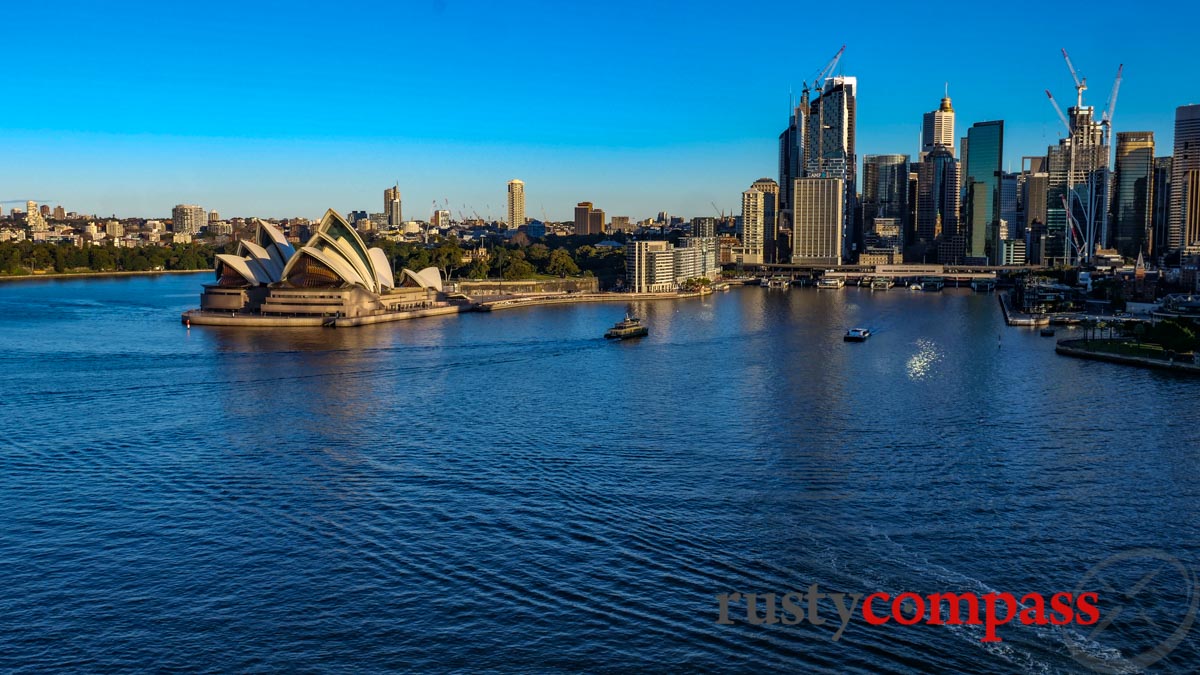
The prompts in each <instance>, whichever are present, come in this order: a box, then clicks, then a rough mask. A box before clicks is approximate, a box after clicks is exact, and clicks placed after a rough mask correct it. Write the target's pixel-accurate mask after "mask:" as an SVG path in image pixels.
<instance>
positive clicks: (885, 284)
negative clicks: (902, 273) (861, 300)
mask: <svg viewBox="0 0 1200 675" xmlns="http://www.w3.org/2000/svg"><path fill="white" fill-rule="evenodd" d="M895 285H896V282H894V281H892V280H891V278H890V277H875V278H874V279H871V290H873V291H886V290H887V289H889V288H891V287H892V286H895Z"/></svg>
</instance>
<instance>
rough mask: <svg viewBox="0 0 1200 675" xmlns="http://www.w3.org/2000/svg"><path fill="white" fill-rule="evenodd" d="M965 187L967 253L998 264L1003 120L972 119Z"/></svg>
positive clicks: (968, 139) (968, 132)
mask: <svg viewBox="0 0 1200 675" xmlns="http://www.w3.org/2000/svg"><path fill="white" fill-rule="evenodd" d="M967 143H968V144H969V146H970V153H967V154H966V155H965V156H966V161H967V165H966V168H965V171H964V176H965V180H964V181H963V184H964V185H965V186H966V201H965V206H966V210H965V213H966V217H965V218H964V223H963V224H964V226H965V229H966V235H967V252H968V254H969V255H970V256H971V257H973V258H984V257H986V258H987V260H988V262H989V264H992V265H998V264H1000V205H1001V202H1000V178H1001V173H1002V171H1003V162H1004V122H1003V121H1002V120H997V121H993V122H976V123H975V124H973V125H972V126H971V128H970V129H968V130H967Z"/></svg>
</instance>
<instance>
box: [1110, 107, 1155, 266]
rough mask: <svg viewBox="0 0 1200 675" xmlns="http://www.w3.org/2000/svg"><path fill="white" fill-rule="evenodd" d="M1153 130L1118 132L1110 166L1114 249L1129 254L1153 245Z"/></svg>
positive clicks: (1124, 254) (1142, 251)
mask: <svg viewBox="0 0 1200 675" xmlns="http://www.w3.org/2000/svg"><path fill="white" fill-rule="evenodd" d="M1153 212H1154V133H1153V132H1151V131H1121V132H1118V133H1117V158H1116V163H1115V165H1114V167H1113V194H1112V216H1111V218H1110V222H1111V224H1112V233H1113V244H1114V245H1115V246H1116V249H1117V252H1118V253H1120V254H1121V255H1123V256H1126V257H1129V258H1136V257H1137V256H1138V254H1139V253H1141V254H1143V255H1145V254H1150V252H1151V249H1152V248H1153V238H1154V230H1153V225H1154V221H1153Z"/></svg>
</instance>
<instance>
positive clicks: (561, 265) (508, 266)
mask: <svg viewBox="0 0 1200 675" xmlns="http://www.w3.org/2000/svg"><path fill="white" fill-rule="evenodd" d="M514 239H515V238H514ZM598 241H599V240H598V239H597V238H596V237H585V236H580V237H555V238H552V239H549V240H546V241H536V242H534V243H530V244H526V243H525V242H524V241H521V240H518V241H515V242H512V241H510V242H506V243H489V244H488V245H487V246H486V248H485V249H484V250H478V249H476V248H475V246H476V245H474V244H470V243H468V244H464V243H463V242H460V241H458V240H457V239H443V240H439V241H436V242H434V243H432V244H420V243H415V242H394V241H389V240H386V239H380V240H377V241H375V242H373V245H374V246H379V247H380V248H382V249H383V251H384V253H385V254H386V255H387V256H388V259H390V260H391V261H392V263H393V265H394V266H395V268H396V269H397V270H399V269H403V268H405V267H407V268H409V269H412V270H420V269H423V268H425V267H431V266H432V267H436V268H438V269H439V270H440V271H441V272H442V275H443V276H444V277H446V278H451V277H457V278H460V279H501V278H503V279H504V280H506V281H519V280H524V279H552V278H557V279H561V278H566V277H574V276H584V277H593V276H594V277H599V278H600V279H601V281H603V282H605V283H611V282H612V281H613V280H615V279H616V278H617V277H619V276H621V275H623V274H624V272H625V252H624V250H623V249H622V248H619V247H618V248H610V247H597V246H595V245H594V244H596V243H598Z"/></svg>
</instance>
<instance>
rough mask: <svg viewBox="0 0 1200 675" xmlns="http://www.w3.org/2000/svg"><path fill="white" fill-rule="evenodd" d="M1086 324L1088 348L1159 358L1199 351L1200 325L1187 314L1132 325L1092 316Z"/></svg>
mask: <svg viewBox="0 0 1200 675" xmlns="http://www.w3.org/2000/svg"><path fill="white" fill-rule="evenodd" d="M1083 327H1084V329H1085V330H1086V331H1087V337H1086V340H1087V342H1086V344H1087V347H1086V348H1087V349H1091V350H1093V351H1104V352H1109V353H1116V354H1125V355H1129V356H1146V357H1149V358H1157V359H1162V358H1169V357H1170V356H1172V355H1173V354H1186V353H1189V352H1196V351H1200V327H1198V326H1197V325H1196V323H1195V322H1194V321H1192V320H1190V319H1186V318H1177V319H1164V320H1161V321H1156V322H1155V323H1153V324H1146V323H1141V322H1139V323H1136V324H1133V325H1129V324H1126V323H1123V322H1114V321H1096V320H1089V321H1086V322H1084V326H1083Z"/></svg>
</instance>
